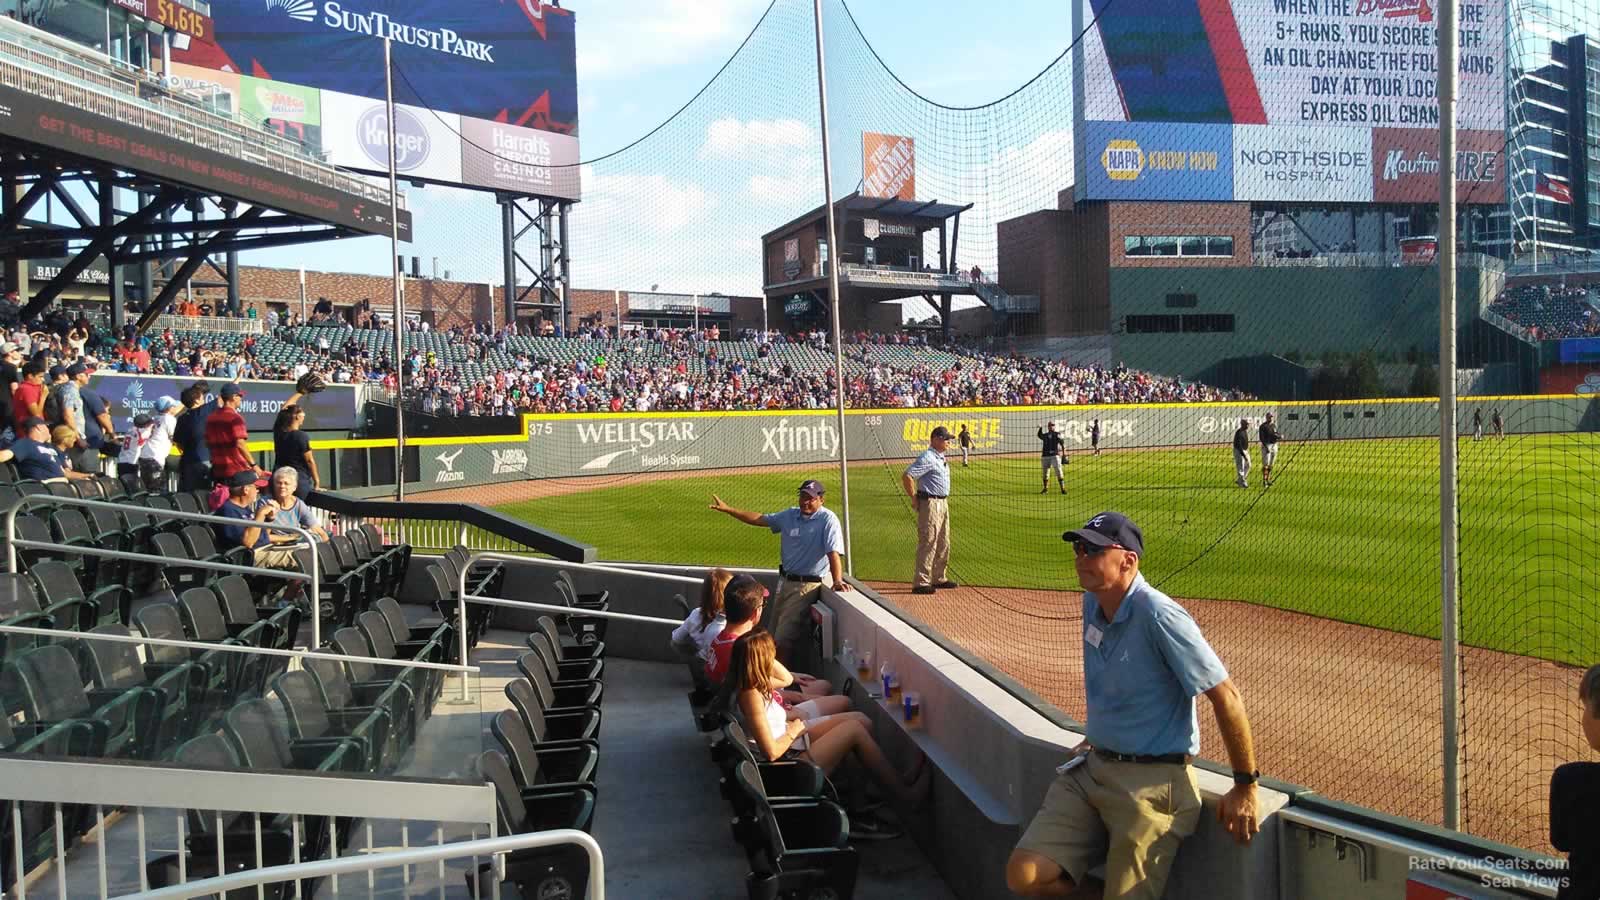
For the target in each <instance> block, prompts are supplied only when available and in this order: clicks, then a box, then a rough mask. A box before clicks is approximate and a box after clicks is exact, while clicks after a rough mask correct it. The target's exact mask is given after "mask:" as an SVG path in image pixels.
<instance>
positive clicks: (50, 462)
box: [0, 416, 94, 483]
mask: <svg viewBox="0 0 1600 900" xmlns="http://www.w3.org/2000/svg"><path fill="white" fill-rule="evenodd" d="M21 425H22V427H21V431H22V437H21V438H18V439H17V441H16V442H15V443H13V444H12V445H11V446H10V448H8V449H5V450H0V462H8V461H9V462H11V463H12V464H14V465H15V466H16V467H17V478H19V479H20V480H23V481H43V482H46V483H49V482H52V481H66V480H67V479H69V478H70V479H74V480H76V479H81V478H93V477H94V476H92V475H89V474H87V473H84V472H73V471H69V470H67V469H66V468H65V467H63V466H62V456H61V452H60V451H59V450H57V449H56V448H55V446H54V445H53V444H51V442H50V423H49V422H46V421H45V420H44V419H42V418H40V417H39V416H29V417H28V418H26V419H24V420H22V423H21Z"/></svg>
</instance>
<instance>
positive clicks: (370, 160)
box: [322, 91, 461, 182]
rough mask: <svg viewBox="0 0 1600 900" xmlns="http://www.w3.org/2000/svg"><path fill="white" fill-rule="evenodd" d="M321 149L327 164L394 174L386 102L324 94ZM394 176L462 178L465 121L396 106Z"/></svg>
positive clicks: (447, 115)
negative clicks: (463, 126)
mask: <svg viewBox="0 0 1600 900" xmlns="http://www.w3.org/2000/svg"><path fill="white" fill-rule="evenodd" d="M322 109H323V116H324V118H325V120H326V122H327V124H326V125H325V126H324V127H323V129H322V147H323V150H324V151H325V152H326V153H327V155H328V161H329V162H331V163H333V164H335V165H339V166H348V167H349V168H352V169H365V170H367V171H373V172H387V171H388V170H389V116H388V110H387V109H385V107H384V103H383V101H381V100H369V99H367V98H366V97H357V96H354V95H351V94H340V93H336V92H334V91H323V92H322ZM394 124H395V134H396V137H395V155H394V157H395V172H397V173H398V174H399V175H400V177H401V178H430V179H434V180H436V181H452V182H453V181H460V180H461V140H460V138H459V137H457V132H458V131H459V130H460V128H461V117H460V116H457V115H452V114H450V113H436V112H434V111H432V110H427V109H418V108H417V107H415V106H405V105H403V104H398V103H397V104H395V108H394Z"/></svg>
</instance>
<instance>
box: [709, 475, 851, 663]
mask: <svg viewBox="0 0 1600 900" xmlns="http://www.w3.org/2000/svg"><path fill="white" fill-rule="evenodd" d="M824 493H825V491H824V490H823V488H822V482H820V481H815V480H808V481H803V482H801V483H800V489H799V499H798V502H797V503H796V505H794V506H791V507H789V508H788V509H785V510H780V511H778V512H775V513H767V514H766V515H761V514H760V513H753V512H747V511H745V510H742V509H734V508H733V507H731V506H729V505H728V504H726V503H723V502H722V498H721V497H718V496H717V495H715V494H712V495H711V508H712V509H714V510H716V511H717V512H721V513H727V514H728V515H730V516H732V517H733V518H735V519H738V520H739V521H741V522H743V523H745V524H746V525H759V526H761V527H763V528H769V529H771V530H772V533H773V534H776V535H778V573H779V575H781V576H782V580H781V581H779V582H778V598H777V602H775V603H772V604H770V605H768V607H767V609H766V611H765V612H764V613H763V614H762V616H761V627H763V628H765V629H767V630H768V631H770V632H772V639H773V641H774V642H776V643H777V645H778V661H779V662H781V663H783V664H784V665H786V666H787V665H790V664H791V660H793V659H794V653H795V650H796V649H797V648H798V647H799V646H800V645H801V644H803V643H804V642H805V640H806V635H807V633H808V632H809V631H810V630H811V604H812V602H813V601H815V600H816V592H817V591H819V590H821V589H822V586H823V585H824V584H827V585H830V586H831V587H832V588H833V589H834V590H836V591H847V590H849V589H850V585H849V584H848V583H846V582H845V580H844V562H843V559H844V531H843V529H842V528H840V527H839V517H838V516H836V515H834V514H833V510H831V509H827V508H826V507H824V506H823V505H822V496H823V494H824Z"/></svg>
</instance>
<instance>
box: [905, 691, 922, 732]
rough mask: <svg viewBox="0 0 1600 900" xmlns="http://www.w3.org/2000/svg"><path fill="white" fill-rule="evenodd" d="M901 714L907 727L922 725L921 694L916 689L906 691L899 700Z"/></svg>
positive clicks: (919, 726)
mask: <svg viewBox="0 0 1600 900" xmlns="http://www.w3.org/2000/svg"><path fill="white" fill-rule="evenodd" d="M901 707H902V714H903V715H904V716H905V720H906V727H907V728H921V727H922V694H921V693H919V692H917V691H906V692H905V697H904V699H903V700H902V701H901Z"/></svg>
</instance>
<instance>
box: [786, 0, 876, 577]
mask: <svg viewBox="0 0 1600 900" xmlns="http://www.w3.org/2000/svg"><path fill="white" fill-rule="evenodd" d="M811 8H812V19H813V22H814V25H815V27H816V31H817V109H818V112H819V118H820V124H821V126H822V208H823V210H824V211H825V212H826V213H827V217H828V306H829V308H830V309H831V310H832V313H833V390H834V399H835V400H836V401H837V412H838V417H837V423H838V427H839V506H840V512H841V513H842V514H843V515H842V516H841V521H842V522H843V525H844V570H845V571H846V572H849V573H852V574H853V573H854V561H855V554H854V553H851V552H850V453H849V449H848V447H849V442H848V441H847V440H846V439H845V430H844V340H843V336H842V334H841V331H840V328H839V242H838V241H837V240H836V238H837V237H838V236H839V229H838V227H837V226H836V225H835V224H834V221H833V219H834V216H833V157H832V156H831V154H830V151H829V149H828V69H827V65H826V63H825V61H824V56H825V55H826V54H825V52H824V50H823V42H822V0H812V3H811ZM763 308H764V307H763Z"/></svg>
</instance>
